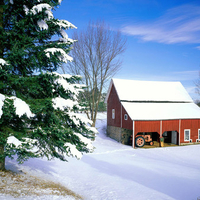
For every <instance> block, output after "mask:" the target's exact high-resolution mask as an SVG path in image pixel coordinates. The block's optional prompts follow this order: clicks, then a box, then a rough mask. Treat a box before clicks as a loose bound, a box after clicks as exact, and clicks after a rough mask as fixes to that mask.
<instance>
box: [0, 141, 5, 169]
mask: <svg viewBox="0 0 200 200" xmlns="http://www.w3.org/2000/svg"><path fill="white" fill-rule="evenodd" d="M0 170H5V157H4V145H2V144H0Z"/></svg>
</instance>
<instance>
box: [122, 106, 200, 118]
mask: <svg viewBox="0 0 200 200" xmlns="http://www.w3.org/2000/svg"><path fill="white" fill-rule="evenodd" d="M122 106H123V107H124V109H125V110H126V111H127V113H128V115H129V116H130V118H131V119H132V120H169V119H199V118H200V108H199V106H197V105H196V104H195V103H139V102H138V103H132V102H122Z"/></svg>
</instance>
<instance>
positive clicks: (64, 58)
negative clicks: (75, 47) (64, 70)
mask: <svg viewBox="0 0 200 200" xmlns="http://www.w3.org/2000/svg"><path fill="white" fill-rule="evenodd" d="M44 51H45V52H46V56H47V57H48V58H50V57H51V56H50V55H51V54H53V55H54V53H55V52H59V53H60V54H61V56H59V57H58V58H59V59H60V61H61V62H64V63H67V61H70V62H71V61H72V60H73V58H72V57H71V56H69V55H67V54H66V53H65V51H64V50H63V49H61V48H48V49H45V50H44Z"/></svg>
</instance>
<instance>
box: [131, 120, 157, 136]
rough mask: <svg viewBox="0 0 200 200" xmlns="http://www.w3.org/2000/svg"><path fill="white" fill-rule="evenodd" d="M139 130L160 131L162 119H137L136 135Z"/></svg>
mask: <svg viewBox="0 0 200 200" xmlns="http://www.w3.org/2000/svg"><path fill="white" fill-rule="evenodd" d="M139 132H158V133H160V121H135V135H136V134H137V133H139Z"/></svg>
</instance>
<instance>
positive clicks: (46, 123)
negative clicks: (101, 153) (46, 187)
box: [0, 0, 96, 169]
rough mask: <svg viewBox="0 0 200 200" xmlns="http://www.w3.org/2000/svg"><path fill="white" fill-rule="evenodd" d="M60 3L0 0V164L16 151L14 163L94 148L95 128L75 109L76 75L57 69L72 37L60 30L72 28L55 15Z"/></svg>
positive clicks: (77, 153) (64, 59) (54, 0)
mask: <svg viewBox="0 0 200 200" xmlns="http://www.w3.org/2000/svg"><path fill="white" fill-rule="evenodd" d="M60 3H61V0H32V1H29V0H0V42H1V43H0V169H4V168H5V157H11V158H12V157H13V155H15V154H17V159H18V161H19V162H23V161H24V160H27V159H28V158H29V157H42V156H46V157H47V158H48V159H51V158H59V159H61V160H63V161H66V158H67V156H76V157H78V158H80V157H81V155H82V153H83V152H90V151H92V149H93V146H92V144H91V139H93V137H94V133H95V132H96V130H95V129H93V128H92V127H90V125H89V123H90V122H89V121H88V120H87V119H86V118H84V117H82V115H81V114H79V111H80V110H81V109H82V107H81V106H80V105H79V104H78V102H77V95H78V93H79V92H80V91H81V86H80V85H78V84H76V83H77V81H78V80H79V78H80V77H77V76H69V75H60V74H58V73H56V71H57V69H58V68H59V67H61V65H62V63H66V62H67V61H68V60H69V61H71V60H72V58H71V57H70V56H68V55H67V53H68V52H69V51H70V46H71V45H72V44H73V42H74V41H73V40H72V39H70V38H68V36H67V34H66V32H65V30H66V29H69V28H75V26H74V25H73V24H71V23H70V22H68V21H66V20H58V19H55V18H54V16H53V13H52V10H53V9H55V8H57V7H58V6H59V5H60ZM55 35H57V36H58V37H53V36H55ZM59 37H60V38H59ZM54 38H59V39H54ZM91 123H92V122H91Z"/></svg>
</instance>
